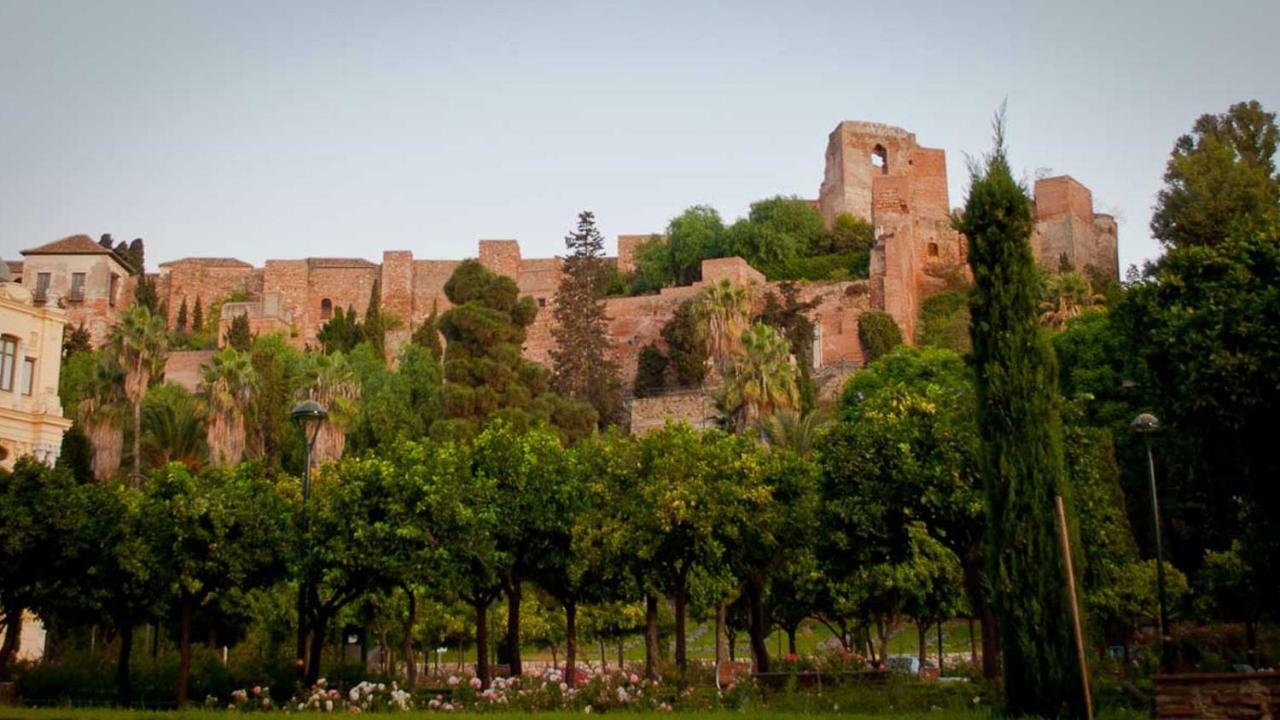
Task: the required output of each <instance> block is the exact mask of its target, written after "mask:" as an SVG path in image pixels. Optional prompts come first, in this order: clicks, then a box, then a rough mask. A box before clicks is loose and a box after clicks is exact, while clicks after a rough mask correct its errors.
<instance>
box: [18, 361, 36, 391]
mask: <svg viewBox="0 0 1280 720" xmlns="http://www.w3.org/2000/svg"><path fill="white" fill-rule="evenodd" d="M35 384H36V359H35V358H23V359H22V386H21V387H22V394H23V395H30V394H32V391H33V390H34V389H35Z"/></svg>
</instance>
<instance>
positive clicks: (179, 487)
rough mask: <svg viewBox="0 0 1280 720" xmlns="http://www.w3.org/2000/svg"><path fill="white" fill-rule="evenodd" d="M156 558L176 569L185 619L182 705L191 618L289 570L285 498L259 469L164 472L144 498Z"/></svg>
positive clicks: (174, 584) (174, 586)
mask: <svg viewBox="0 0 1280 720" xmlns="http://www.w3.org/2000/svg"><path fill="white" fill-rule="evenodd" d="M144 505H145V508H146V510H145V512H144V522H146V523H148V524H149V525H150V526H151V527H150V529H149V530H148V537H149V538H150V539H151V540H152V541H153V542H154V543H155V547H156V555H155V557H156V561H157V562H159V563H162V564H163V565H164V566H166V567H167V568H168V569H169V571H170V573H171V575H170V578H169V580H170V583H171V588H170V591H169V595H170V596H171V597H172V598H174V599H175V602H176V605H177V610H178V615H179V622H178V628H179V629H178V650H179V660H178V690H177V702H178V707H179V708H183V707H185V706H186V704H187V691H188V680H189V678H190V674H191V620H192V615H193V614H194V613H195V611H196V610H197V609H198V608H200V607H202V606H205V605H207V604H209V603H211V602H214V601H215V600H216V599H218V598H220V597H223V596H226V595H228V594H240V593H245V592H248V591H250V590H252V589H254V588H255V587H264V586H266V585H267V584H268V583H269V582H271V581H272V580H273V579H274V578H275V577H276V576H277V575H278V574H279V572H280V570H282V569H283V559H284V555H283V553H284V539H285V537H286V535H285V530H286V527H285V524H284V522H283V520H284V518H286V517H287V514H286V508H285V505H284V502H283V499H282V498H281V497H280V495H279V494H277V493H276V491H275V488H274V487H273V486H272V484H271V483H270V482H269V481H267V480H265V479H263V478H262V477H261V475H260V474H258V472H257V468H255V467H253V466H250V465H243V466H240V467H238V468H236V469H235V470H234V471H229V470H213V471H209V472H206V473H202V474H199V475H195V474H192V473H191V472H190V471H189V470H187V469H186V468H184V467H183V466H181V465H176V464H175V465H170V466H168V467H167V468H166V469H165V470H164V471H163V472H160V473H157V474H156V476H155V477H154V479H153V482H152V483H151V484H150V485H149V486H148V488H147V491H146V499H145V501H144Z"/></svg>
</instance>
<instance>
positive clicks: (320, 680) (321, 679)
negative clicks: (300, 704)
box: [316, 678, 329, 687]
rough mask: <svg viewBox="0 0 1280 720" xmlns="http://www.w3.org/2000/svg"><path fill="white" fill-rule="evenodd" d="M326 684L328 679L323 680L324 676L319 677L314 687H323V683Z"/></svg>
mask: <svg viewBox="0 0 1280 720" xmlns="http://www.w3.org/2000/svg"><path fill="white" fill-rule="evenodd" d="M328 684H329V681H328V680H325V679H324V678H320V679H319V680H317V681H316V687H324V686H325V685H328Z"/></svg>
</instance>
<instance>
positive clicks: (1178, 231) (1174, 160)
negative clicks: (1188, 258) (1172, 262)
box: [1151, 100, 1280, 249]
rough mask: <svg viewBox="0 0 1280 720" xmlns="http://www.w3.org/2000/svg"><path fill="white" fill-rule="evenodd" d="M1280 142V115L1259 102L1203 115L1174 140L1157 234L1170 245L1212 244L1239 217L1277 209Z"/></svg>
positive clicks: (1155, 222)
mask: <svg viewBox="0 0 1280 720" xmlns="http://www.w3.org/2000/svg"><path fill="white" fill-rule="evenodd" d="M1278 140H1280V129H1277V127H1276V115H1275V113H1269V112H1266V111H1264V110H1263V108H1262V105H1261V104H1259V103H1258V101H1256V100H1250V101H1248V102H1240V103H1236V104H1235V105H1232V106H1231V107H1230V108H1229V109H1228V110H1227V112H1225V113H1223V114H1221V115H1201V116H1200V117H1199V118H1198V119H1197V120H1196V122H1195V125H1194V127H1193V128H1192V130H1191V133H1189V134H1187V135H1183V136H1182V137H1180V138H1178V140H1177V142H1175V143H1174V146H1173V153H1172V156H1171V157H1170V158H1169V164H1168V167H1167V169H1166V170H1165V174H1164V182H1165V187H1164V188H1163V189H1162V190H1161V191H1160V192H1159V193H1158V194H1157V195H1156V206H1155V212H1154V213H1153V214H1152V216H1151V234H1152V235H1153V236H1154V237H1155V238H1156V239H1157V240H1159V241H1160V242H1161V243H1163V244H1164V246H1165V247H1166V248H1167V249H1174V248H1188V247H1194V246H1212V245H1216V244H1217V243H1219V242H1221V241H1222V240H1223V239H1225V238H1226V237H1227V234H1228V232H1229V231H1230V230H1231V227H1232V224H1233V223H1235V222H1236V221H1238V220H1241V219H1246V218H1254V219H1256V218H1260V217H1263V216H1265V215H1267V214H1268V213H1271V212H1274V209H1275V207H1276V204H1277V203H1278V202H1280V176H1277V175H1276V165H1275V154H1276V145H1277V141H1278Z"/></svg>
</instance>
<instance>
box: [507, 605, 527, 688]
mask: <svg viewBox="0 0 1280 720" xmlns="http://www.w3.org/2000/svg"><path fill="white" fill-rule="evenodd" d="M507 662H508V663H510V665H511V676H512V677H515V676H516V675H520V674H521V673H522V672H523V668H522V667H521V663H520V582H519V581H512V583H511V587H509V588H507Z"/></svg>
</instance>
